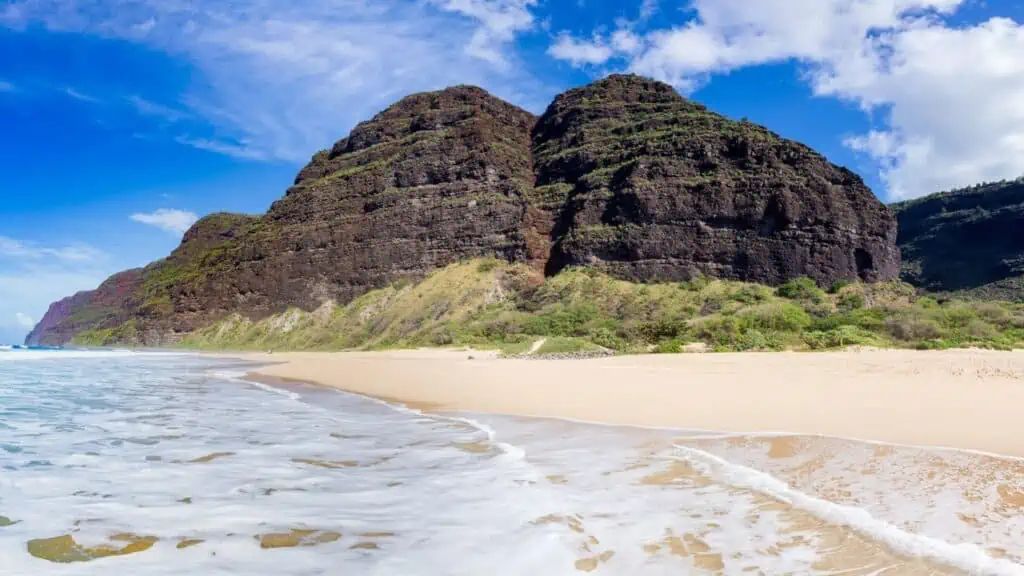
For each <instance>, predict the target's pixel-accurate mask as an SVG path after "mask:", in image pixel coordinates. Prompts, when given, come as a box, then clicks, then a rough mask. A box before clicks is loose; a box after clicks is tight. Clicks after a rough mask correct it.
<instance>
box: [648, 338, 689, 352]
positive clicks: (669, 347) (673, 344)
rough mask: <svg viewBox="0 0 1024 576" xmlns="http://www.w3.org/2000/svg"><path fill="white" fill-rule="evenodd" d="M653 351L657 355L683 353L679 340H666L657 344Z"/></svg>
mask: <svg viewBox="0 0 1024 576" xmlns="http://www.w3.org/2000/svg"><path fill="white" fill-rule="evenodd" d="M654 351H655V352H656V353H658V354H679V353H680V352H682V351H683V343H682V341H680V340H666V341H664V342H659V343H658V347H657V348H655V350H654Z"/></svg>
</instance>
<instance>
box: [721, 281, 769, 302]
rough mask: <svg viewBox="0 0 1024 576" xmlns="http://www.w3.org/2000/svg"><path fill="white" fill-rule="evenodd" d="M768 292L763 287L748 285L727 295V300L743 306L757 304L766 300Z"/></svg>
mask: <svg viewBox="0 0 1024 576" xmlns="http://www.w3.org/2000/svg"><path fill="white" fill-rule="evenodd" d="M769 295H770V294H769V291H768V289H767V288H765V287H763V286H758V285H756V284H748V285H746V286H743V287H741V288H740V289H739V290H736V291H735V292H732V293H730V294H729V299H731V300H734V301H736V302H740V303H743V304H759V303H761V302H764V301H766V300H768V297H769Z"/></svg>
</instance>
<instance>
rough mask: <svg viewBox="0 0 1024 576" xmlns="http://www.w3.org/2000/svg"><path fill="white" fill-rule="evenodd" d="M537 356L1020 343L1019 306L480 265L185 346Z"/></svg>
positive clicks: (229, 329)
mask: <svg viewBox="0 0 1024 576" xmlns="http://www.w3.org/2000/svg"><path fill="white" fill-rule="evenodd" d="M541 339H546V340H545V342H544V344H543V345H542V346H541V348H540V349H539V350H538V351H537V353H538V354H546V353H552V354H554V353H565V352H587V351H594V350H600V349H602V348H603V349H608V350H613V351H616V352H620V353H636V352H660V353H673V352H680V351H682V350H683V349H684V347H685V346H686V345H687V344H693V343H703V344H704V345H706V346H707V347H709V348H710V349H711V350H714V351H747V350H827V349H836V348H843V347H847V346H880V347H908V348H922V349H931V348H951V347H968V346H979V347H987V348H1000V349H1008V348H1013V347H1020V346H1021V344H1022V343H1024V305H1017V304H1010V303H1003V302H968V301H957V300H949V301H943V302H941V303H940V302H938V301H936V300H934V299H932V298H929V297H920V296H918V295H917V294H916V292H915V290H914V289H913V287H911V286H909V285H907V284H903V283H899V282H891V283H883V284H873V285H868V284H861V283H850V284H846V285H838V286H836V287H833V289H832V290H830V291H829V292H825V291H824V290H821V289H820V288H818V287H817V286H815V285H814V283H813V282H809V281H806V280H803V279H801V280H794V281H792V282H789V283H787V284H785V285H783V286H780V287H779V288H777V289H771V288H768V287H765V286H760V285H756V284H746V283H741V282H730V281H722V280H713V279H708V278H698V279H695V280H692V281H690V282H683V283H664V284H637V283H631V282H626V281H622V280H616V279H613V278H611V277H609V276H607V275H605V274H603V273H601V272H598V271H596V270H591V269H580V268H577V269H570V270H567V271H565V272H563V273H562V274H559V275H557V276H555V277H552V278H547V279H545V278H543V276H541V275H539V274H537V273H536V272H535V271H534V270H531V269H529V268H527V267H525V266H521V265H509V264H507V263H504V262H499V261H497V260H475V261H470V262H465V263H461V264H457V265H453V266H449V267H447V268H445V269H442V270H440V271H438V272H436V273H434V274H432V275H430V276H429V277H428V278H426V279H425V280H424V281H422V282H420V283H417V284H409V283H404V284H400V285H394V286H390V287H388V288H384V289H382V290H376V291H373V292H370V293H368V294H366V295H364V296H362V297H360V298H358V299H357V300H355V301H354V302H352V303H351V304H349V305H348V306H344V307H338V306H333V305H331V304H326V305H324V306H323V307H321V308H320V309H319V310H317V311H314V312H303V311H300V310H294V309H293V310H290V311H288V312H285V313H283V314H280V315H277V316H273V317H271V318H267V319H265V320H262V321H259V322H252V321H249V320H246V319H244V318H241V317H239V316H233V317H231V318H229V319H227V320H225V321H223V322H221V323H219V324H217V325H215V326H211V327H209V328H206V329H204V330H200V331H198V332H196V333H194V334H192V335H191V336H190V337H189V338H187V339H186V340H185V341H184V342H183V343H182V344H183V345H184V346H187V347H193V348H215V349H240V350H267V349H274V350H340V349H352V348H362V349H378V348H410V347H419V346H474V347H485V348H500V349H503V350H505V351H506V353H509V354H523V353H526V352H527V351H528V350H529V349H530V348H531V346H532V345H533V343H535V342H537V341H538V340H541Z"/></svg>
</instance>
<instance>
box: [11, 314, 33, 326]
mask: <svg viewBox="0 0 1024 576" xmlns="http://www.w3.org/2000/svg"><path fill="white" fill-rule="evenodd" d="M14 321H15V322H16V323H17V324H18V326H20V327H21V328H24V329H25V330H31V329H32V328H34V327H35V325H36V321H35V320H33V319H32V317H31V316H29V315H28V314H25V313H23V312H16V313H15V314H14Z"/></svg>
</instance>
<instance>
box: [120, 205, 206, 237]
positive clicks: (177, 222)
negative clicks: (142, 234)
mask: <svg viewBox="0 0 1024 576" xmlns="http://www.w3.org/2000/svg"><path fill="white" fill-rule="evenodd" d="M131 219H132V220H134V221H136V222H139V223H141V224H147V225H149V226H156V227H157V228H159V229H161V230H165V231H167V232H171V233H173V234H179V235H180V234H184V233H185V232H186V231H187V230H188V229H189V228H191V227H192V225H193V224H195V223H196V221H197V220H199V217H198V216H196V214H195V213H194V212H189V211H187V210H174V209H169V208H161V209H159V210H157V211H155V212H151V213H148V214H143V213H139V214H132V215H131Z"/></svg>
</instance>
